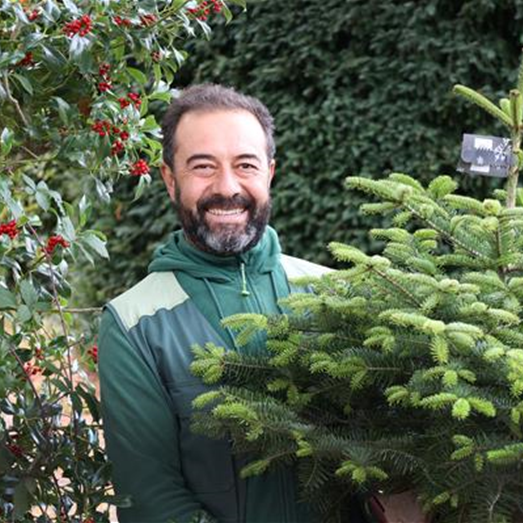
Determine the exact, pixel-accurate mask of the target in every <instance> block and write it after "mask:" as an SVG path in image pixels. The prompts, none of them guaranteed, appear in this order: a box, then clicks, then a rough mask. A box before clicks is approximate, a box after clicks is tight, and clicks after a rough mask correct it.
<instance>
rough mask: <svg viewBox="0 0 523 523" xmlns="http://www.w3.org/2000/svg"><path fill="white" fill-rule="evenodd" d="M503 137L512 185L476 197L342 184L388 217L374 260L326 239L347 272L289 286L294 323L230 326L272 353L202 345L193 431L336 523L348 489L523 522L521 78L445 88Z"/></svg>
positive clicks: (444, 516) (438, 516) (443, 520)
mask: <svg viewBox="0 0 523 523" xmlns="http://www.w3.org/2000/svg"><path fill="white" fill-rule="evenodd" d="M455 92H456V93H457V94H458V95H461V96H462V97H464V98H466V99H468V100H470V101H472V102H474V103H475V104H477V105H478V106H480V107H481V108H483V109H485V110H487V111H488V112H489V113H490V114H492V115H493V116H494V117H496V118H497V119H498V120H500V121H501V122H502V123H503V124H505V125H506V127H508V128H509V130H510V138H511V147H512V152H513V154H514V155H515V158H517V161H515V162H514V165H513V167H512V168H511V169H510V173H509V176H508V180H507V185H506V190H505V191H496V192H495V193H494V196H493V198H491V199H486V200H484V201H478V200H476V199H474V198H470V197H467V196H463V195H459V194H457V193H456V190H457V183H456V182H455V181H454V180H453V179H452V178H450V177H449V176H440V177H438V178H436V179H435V180H433V181H432V183H430V185H429V186H428V187H423V186H422V185H421V184H420V183H419V182H418V181H416V180H415V179H414V178H412V177H410V176H407V175H405V174H400V173H394V174H391V175H390V176H389V177H388V178H386V179H383V180H371V179H367V178H362V177H350V178H348V180H347V185H348V187H349V188H350V189H352V190H357V191H361V192H364V193H367V194H369V195H370V196H371V197H374V198H375V199H376V200H377V201H376V202H373V203H367V204H364V205H363V206H362V207H361V211H362V212H364V213H369V214H382V215H387V216H389V217H390V219H391V227H389V228H387V229H374V230H371V231H370V234H371V235H372V237H374V238H375V239H377V240H381V241H382V242H384V249H383V253H382V255H381V256H368V255H367V254H365V253H364V252H362V251H360V250H358V249H356V248H354V247H351V246H348V245H342V244H331V246H330V249H331V251H332V253H333V255H334V257H335V258H336V259H337V260H340V261H342V262H344V263H346V264H347V268H346V269H344V270H339V271H333V272H331V273H328V274H327V275H325V276H323V277H322V278H321V279H306V280H302V281H300V282H298V283H299V284H300V285H302V286H304V287H308V288H312V289H313V291H314V292H312V293H301V294H294V295H292V296H290V297H289V298H288V299H286V300H285V302H284V306H285V307H286V310H287V311H288V312H287V314H285V315H281V316H275V317H264V316H259V315H249V314H244V315H238V316H235V317H231V318H228V319H227V320H226V321H225V323H226V325H227V326H228V327H230V328H231V329H233V330H234V331H236V332H237V333H238V335H237V341H238V343H239V344H244V343H247V342H248V340H249V339H250V337H251V336H252V335H253V334H254V333H255V332H257V331H258V330H264V331H266V333H267V351H266V353H264V354H260V355H258V356H256V357H253V356H249V357H248V358H247V357H244V356H240V355H239V354H238V353H236V352H227V351H224V350H223V349H219V348H217V347H215V346H207V347H197V348H195V353H196V358H195V362H194V364H193V371H194V372H195V373H196V374H197V375H199V376H201V377H203V379H204V380H205V381H206V382H207V383H210V384H214V386H215V388H214V389H213V390H212V391H211V392H209V393H207V394H205V395H203V396H201V397H199V398H198V399H197V400H196V402H195V406H196V407H197V408H198V409H203V410H202V412H201V413H200V414H199V415H197V416H196V418H195V428H196V429H197V430H200V431H204V432H205V433H207V434H210V435H213V436H215V437H223V436H225V435H227V436H230V437H232V439H233V441H234V443H235V445H236V447H237V449H238V451H239V452H246V453H247V455H249V456H251V457H252V460H251V462H250V464H249V465H247V466H246V467H245V469H244V470H243V474H244V475H245V476H248V475H252V474H260V473H263V472H264V471H265V470H267V469H268V468H270V467H274V466H278V465H279V464H285V465H289V464H294V465H295V467H296V471H297V473H298V474H299V479H300V485H301V488H302V493H303V496H304V497H306V498H307V499H313V500H319V501H318V506H319V509H320V510H321V511H322V512H323V514H324V519H325V520H326V521H339V522H343V521H346V519H344V515H345V514H346V511H347V503H348V499H349V498H350V497H351V496H352V495H353V494H354V493H358V492H359V493H363V494H366V493H369V492H375V491H377V490H380V491H384V492H395V491H398V490H405V489H412V490H414V491H415V492H416V493H417V494H418V495H419V497H420V499H421V500H422V502H423V505H424V508H425V510H426V511H427V512H428V513H429V514H430V515H431V519H432V521H434V522H440V523H454V522H456V523H457V522H474V523H483V522H484V523H510V522H513V521H516V520H518V518H519V520H521V519H523V518H522V517H521V514H522V513H523V496H522V493H523V437H522V435H523V433H522V430H523V326H522V318H523V206H522V204H523V197H522V196H523V195H522V193H521V192H519V191H518V190H517V181H518V173H519V168H520V165H521V163H522V162H523V154H522V152H521V151H520V143H521V129H522V117H523V103H522V94H521V93H523V68H520V73H519V79H518V85H517V88H516V89H514V90H512V91H510V94H509V97H508V98H506V99H502V100H501V101H500V104H499V107H498V106H496V105H495V104H494V103H492V102H491V101H489V100H488V99H486V98H485V97H483V96H482V95H481V94H479V93H477V92H476V91H473V90H471V89H469V88H467V87H464V86H456V87H455Z"/></svg>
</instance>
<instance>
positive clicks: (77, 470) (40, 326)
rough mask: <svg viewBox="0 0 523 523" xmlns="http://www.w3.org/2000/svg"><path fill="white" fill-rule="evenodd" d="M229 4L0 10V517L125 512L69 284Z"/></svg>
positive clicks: (144, 167)
mask: <svg viewBox="0 0 523 523" xmlns="http://www.w3.org/2000/svg"><path fill="white" fill-rule="evenodd" d="M227 4H229V5H231V4H237V5H239V6H241V7H244V0H228V1H227V2H226V1H225V0H205V1H204V0H172V1H161V0H144V1H140V2H131V1H125V0H123V1H119V2H111V1H109V0H90V1H87V0H85V1H73V0H62V1H54V0H45V1H33V2H32V1H29V0H20V1H19V2H13V1H10V0H0V166H1V168H0V310H1V311H2V316H1V319H0V398H1V400H0V520H2V521H6V522H15V521H16V522H29V521H31V522H35V521H36V522H38V523H47V522H54V521H60V522H71V523H73V522H75V523H80V522H82V523H95V522H97V523H98V522H107V521H109V507H110V505H111V504H113V505H123V504H126V503H132V500H129V499H121V498H118V497H117V496H114V495H112V494H111V485H110V466H109V463H108V461H107V459H106V457H105V454H104V451H103V442H102V441H101V439H100V432H99V429H100V414H99V403H98V399H97V395H96V390H95V384H94V380H93V371H94V370H95V364H96V357H97V351H96V344H95V338H94V336H93V332H94V330H95V328H94V327H93V325H94V323H95V322H96V312H98V309H96V308H86V309H74V308H72V307H71V306H70V303H71V300H73V299H74V298H75V287H74V285H72V284H71V276H72V275H74V269H75V264H77V263H78V262H81V261H82V260H85V259H87V260H89V262H91V263H93V264H95V263H96V262H97V261H99V259H100V257H101V258H107V257H108V252H107V249H106V238H105V236H104V235H103V234H101V233H100V232H99V231H98V230H95V229H93V228H92V227H91V226H90V224H91V222H92V218H91V212H92V207H93V202H94V201H96V202H100V201H102V202H109V201H110V198H111V193H112V192H113V190H114V188H115V187H116V186H117V182H118V181H120V180H123V179H126V178H128V179H131V180H132V181H133V184H134V187H135V188H134V191H135V197H136V198H138V197H140V195H141V194H142V193H143V191H144V189H145V188H146V186H147V184H148V183H149V182H150V180H151V169H153V168H154V167H155V166H157V165H158V163H159V162H160V158H161V144H160V141H159V126H158V123H157V122H156V119H155V116H154V115H153V114H152V113H151V107H158V106H159V105H164V104H166V103H167V102H169V101H170V99H171V97H172V96H173V94H175V90H173V89H172V88H171V85H172V83H173V81H174V79H175V75H176V73H177V71H178V69H179V67H180V66H181V65H182V63H183V62H184V60H185V59H186V54H187V53H186V52H185V51H183V50H182V48H183V47H184V45H185V44H186V42H187V41H188V40H191V39H197V38H201V37H208V36H209V34H210V30H211V29H210V27H211V24H212V20H213V19H214V18H216V17H221V16H223V17H224V18H225V19H226V20H230V19H231V16H232V15H231V11H230V10H229V6H228V5H227ZM64 187H74V190H73V191H71V190H69V189H68V190H67V191H65V189H64ZM64 191H65V192H64ZM80 313H83V314H80ZM91 313H94V314H91ZM85 314H88V315H89V316H88V319H87V320H85V319H84V320H82V321H79V320H78V317H79V316H80V315H81V316H85Z"/></svg>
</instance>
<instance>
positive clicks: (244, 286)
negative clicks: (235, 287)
mask: <svg viewBox="0 0 523 523" xmlns="http://www.w3.org/2000/svg"><path fill="white" fill-rule="evenodd" d="M240 271H241V273H242V296H245V297H247V296H250V295H251V293H250V292H249V291H248V290H247V278H246V277H245V263H243V262H241V264H240Z"/></svg>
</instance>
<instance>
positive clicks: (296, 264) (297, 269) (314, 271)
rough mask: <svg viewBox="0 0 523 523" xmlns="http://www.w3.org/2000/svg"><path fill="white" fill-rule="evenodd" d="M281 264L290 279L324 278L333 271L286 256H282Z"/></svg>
mask: <svg viewBox="0 0 523 523" xmlns="http://www.w3.org/2000/svg"><path fill="white" fill-rule="evenodd" d="M281 263H282V265H283V269H284V270H285V274H286V275H287V278H289V279H291V278H300V277H301V276H322V275H323V274H326V273H327V272H332V270H333V269H329V268H328V267H323V265H318V264H317V263H312V262H310V261H307V260H301V259H300V258H294V257H293V256H287V255H286V254H283V255H282V257H281Z"/></svg>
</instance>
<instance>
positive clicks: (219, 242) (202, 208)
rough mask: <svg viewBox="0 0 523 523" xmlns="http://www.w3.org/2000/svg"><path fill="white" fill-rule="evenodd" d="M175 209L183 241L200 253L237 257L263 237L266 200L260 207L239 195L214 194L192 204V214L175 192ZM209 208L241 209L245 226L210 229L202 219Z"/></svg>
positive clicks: (233, 224)
mask: <svg viewBox="0 0 523 523" xmlns="http://www.w3.org/2000/svg"><path fill="white" fill-rule="evenodd" d="M177 189H178V188H177ZM175 206H176V210H177V211H178V216H179V218H180V221H181V223H182V228H183V230H184V232H185V235H186V236H187V239H188V240H189V241H190V242H191V243H192V244H193V245H195V246H196V247H198V248H199V249H201V250H202V251H205V252H210V253H212V254H218V255H220V256H227V255H232V254H241V253H243V252H246V251H248V250H249V249H251V248H252V247H254V246H255V245H256V244H257V243H258V242H259V241H260V239H261V237H262V236H263V233H264V232H265V227H266V226H267V223H268V222H269V217H270V214H271V201H270V199H269V200H267V202H266V203H265V204H263V205H257V204H256V201H255V200H254V199H253V198H251V197H249V196H242V195H235V196H233V197H232V198H226V197H224V196H220V195H218V194H216V195H213V196H209V197H207V198H201V199H200V200H199V201H198V203H197V205H196V212H193V211H191V210H190V209H188V208H187V207H184V206H183V204H182V203H181V198H180V193H179V191H178V190H177V191H176V203H175ZM211 208H214V209H221V210H229V209H238V208H244V209H245V210H246V211H247V213H248V219H247V223H246V224H245V225H243V224H236V223H231V224H220V225H215V226H214V227H211V226H209V223H208V222H207V221H206V218H205V216H206V211H207V210H208V209H211Z"/></svg>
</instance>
